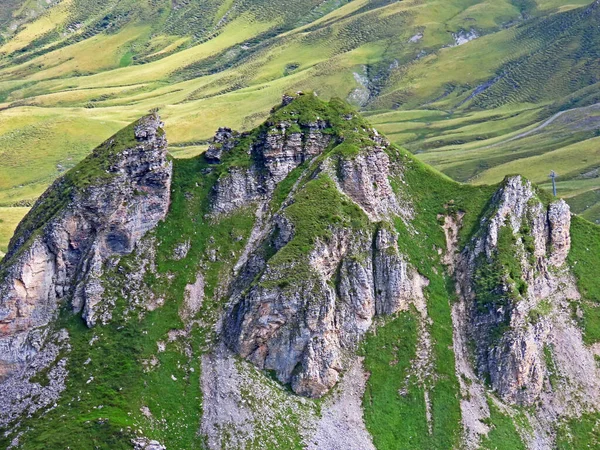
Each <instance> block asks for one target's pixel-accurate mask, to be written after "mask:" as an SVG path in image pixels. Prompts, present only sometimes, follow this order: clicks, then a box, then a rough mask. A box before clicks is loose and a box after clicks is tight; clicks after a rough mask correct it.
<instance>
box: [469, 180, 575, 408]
mask: <svg viewBox="0 0 600 450" xmlns="http://www.w3.org/2000/svg"><path fill="white" fill-rule="evenodd" d="M493 204H494V206H493V211H492V213H491V214H490V215H489V216H488V217H486V218H484V219H483V220H482V224H481V225H482V228H481V231H480V232H479V234H478V235H477V236H476V237H475V238H474V239H473V242H472V243H471V244H470V245H469V246H468V247H467V249H465V251H464V252H463V254H462V256H461V262H460V263H459V268H458V270H459V277H458V278H459V280H460V281H461V283H460V289H461V291H462V294H463V295H464V296H465V298H467V299H468V302H469V306H468V309H469V322H470V323H469V324H467V326H469V330H470V331H469V332H470V337H471V339H472V340H473V341H474V342H475V343H476V347H477V367H478V371H479V373H480V375H481V376H488V377H489V379H490V381H491V384H492V387H493V388H494V389H495V390H496V391H497V392H498V394H499V395H500V396H501V398H503V399H505V400H506V401H508V402H511V403H519V404H525V405H530V404H532V403H533V402H534V401H536V399H537V398H538V397H539V395H540V393H541V392H542V389H543V386H544V381H545V379H546V375H547V371H546V366H545V361H544V354H543V348H544V345H545V344H546V340H547V338H548V336H549V333H550V332H551V329H552V324H551V322H550V321H549V320H547V319H546V318H544V317H538V316H539V314H536V313H535V311H536V310H537V309H536V308H538V306H539V304H540V302H542V301H545V302H549V304H550V305H552V304H554V303H556V302H558V301H559V300H560V299H562V298H565V297H571V298H576V296H577V295H578V294H577V293H576V290H575V289H574V288H573V287H570V286H571V284H572V283H570V282H569V280H567V279H565V276H567V275H566V272H565V270H566V269H565V267H564V263H565V260H566V256H567V254H568V252H569V248H570V237H569V236H570V235H569V227H570V211H569V207H568V205H567V204H566V203H565V202H564V201H562V200H561V201H558V202H555V203H552V204H551V205H550V206H549V207H548V208H545V207H544V206H543V205H542V203H541V201H540V200H538V199H537V198H536V196H535V192H534V190H533V188H532V186H531V183H529V182H528V181H525V180H523V179H522V178H521V177H518V176H517V177H511V178H508V179H507V180H505V182H504V184H503V186H502V188H501V189H500V190H499V192H498V193H497V194H496V196H495V197H494V199H493ZM503 227H508V229H509V232H510V233H511V234H512V235H514V241H515V244H514V247H513V248H511V249H500V250H499V249H498V240H499V235H500V233H501V232H502V231H501V229H502V228H503ZM499 251H500V252H507V251H508V252H510V253H511V254H510V255H508V256H509V257H510V258H514V260H515V261H516V263H517V264H518V267H520V271H521V273H520V274H518V275H515V274H512V275H511V276H512V277H513V278H514V277H515V276H516V277H517V278H520V279H521V280H522V282H521V283H522V285H521V286H517V285H516V283H517V281H515V280H513V279H512V278H510V277H509V274H508V273H506V274H504V273H501V274H498V275H499V276H501V277H502V281H501V283H500V285H499V286H497V287H496V288H495V289H496V293H497V296H498V298H502V299H503V300H498V303H494V304H486V305H482V304H481V302H480V300H479V299H478V294H477V292H476V289H475V283H477V279H476V278H477V277H478V276H479V277H480V276H483V275H477V270H478V269H481V268H482V266H484V265H487V264H492V261H493V260H494V258H498V256H497V255H498V252H499ZM493 267H495V266H493ZM492 270H499V269H492ZM490 289H491V288H490ZM517 290H518V291H517ZM573 291H575V292H573ZM532 314H533V315H535V317H536V320H532V319H531V317H533V316H532Z"/></svg>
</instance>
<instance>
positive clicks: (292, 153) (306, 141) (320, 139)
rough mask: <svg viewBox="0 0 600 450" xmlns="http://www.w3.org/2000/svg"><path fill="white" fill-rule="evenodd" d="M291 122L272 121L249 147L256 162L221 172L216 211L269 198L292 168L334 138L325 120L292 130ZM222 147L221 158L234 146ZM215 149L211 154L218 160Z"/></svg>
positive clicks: (231, 208)
mask: <svg viewBox="0 0 600 450" xmlns="http://www.w3.org/2000/svg"><path fill="white" fill-rule="evenodd" d="M296 125H297V124H296ZM291 126H292V123H288V122H281V123H278V124H271V128H269V129H267V130H265V131H264V132H263V134H262V135H261V136H260V138H259V140H258V142H256V143H255V144H253V145H252V146H251V148H250V149H249V150H248V151H249V153H250V154H251V156H252V161H253V163H252V166H251V167H233V168H230V169H229V172H228V173H227V174H226V175H224V176H221V178H220V179H219V181H218V182H217V184H216V185H215V188H214V189H213V200H212V211H213V214H215V215H223V214H229V213H231V212H233V211H235V210H237V209H239V208H241V207H244V206H248V205H250V204H252V203H256V202H258V201H260V200H265V199H267V198H268V197H269V195H270V194H271V193H272V192H273V191H274V190H275V188H276V187H277V184H278V183H280V182H281V181H283V180H284V179H285V178H286V177H287V175H288V174H289V173H290V172H291V171H292V170H294V169H295V168H296V167H298V166H299V165H300V164H302V163H303V162H305V161H307V160H310V159H312V158H313V157H315V156H317V155H319V154H321V153H322V152H323V150H325V148H326V147H327V146H328V145H329V142H330V141H331V137H330V136H329V135H328V134H325V133H323V130H324V129H325V128H327V126H328V124H327V123H326V122H324V121H321V120H319V121H317V122H315V123H312V124H308V125H307V126H306V127H305V129H304V130H303V132H302V133H298V132H290V131H289V129H290V127H291ZM228 142H231V141H228ZM221 148H222V151H221V153H220V154H219V158H218V160H219V161H220V160H221V158H224V157H225V156H224V155H225V154H226V151H230V150H231V149H232V148H233V146H229V147H228V146H226V145H224V146H222V147H221ZM213 153H214V152H213ZM213 153H211V154H210V155H208V156H207V157H208V158H213V160H216V157H213V156H212V155H213Z"/></svg>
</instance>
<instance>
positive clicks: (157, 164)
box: [0, 115, 172, 377]
mask: <svg viewBox="0 0 600 450" xmlns="http://www.w3.org/2000/svg"><path fill="white" fill-rule="evenodd" d="M129 133H131V131H129ZM133 133H134V134H135V137H133V136H122V135H121V136H117V137H115V138H111V140H109V141H107V143H106V144H104V145H103V146H101V147H99V149H97V150H96V151H95V152H94V154H93V155H91V156H90V157H89V158H88V160H86V161H92V162H93V160H94V158H103V157H105V156H104V154H103V153H102V152H105V151H111V152H113V153H114V152H116V154H112V153H111V156H110V158H111V159H110V161H109V163H108V169H107V174H106V176H103V178H102V180H101V181H100V182H98V183H97V184H93V183H92V184H89V185H88V184H84V185H83V186H76V185H72V184H73V181H72V179H67V178H63V179H60V180H58V181H57V182H56V183H55V184H54V185H53V186H52V187H51V188H50V189H49V190H48V191H47V192H46V194H44V195H43V196H42V197H41V198H40V200H39V201H38V202H37V203H36V205H35V206H34V207H33V209H32V211H31V212H30V213H29V216H28V217H33V218H36V217H38V215H40V216H43V214H45V213H44V211H45V210H47V209H48V208H56V207H57V206H58V205H55V204H54V203H55V202H56V201H57V200H56V199H55V196H56V195H58V198H59V200H60V201H63V202H64V205H62V206H61V207H60V208H59V209H58V210H56V211H55V212H54V213H53V214H52V216H51V217H50V219H49V220H48V221H47V222H45V223H36V221H35V220H30V221H28V220H27V219H25V221H24V222H23V223H22V224H21V225H20V226H19V228H18V229H17V231H16V234H15V236H16V237H15V238H14V239H13V241H12V242H11V245H10V248H9V251H8V253H7V255H6V257H5V258H4V260H3V261H2V264H1V265H0V273H1V274H2V279H1V280H0V350H1V351H0V367H1V370H2V373H0V376H4V377H6V376H7V375H8V374H9V373H10V372H11V371H13V370H16V369H17V367H18V366H20V365H22V364H24V363H25V362H26V361H27V360H29V359H30V358H31V357H32V356H33V355H34V354H35V353H37V352H38V351H39V350H40V349H41V347H42V345H43V339H41V338H40V337H39V336H40V333H38V332H37V331H36V330H40V329H43V327H44V326H45V325H47V324H48V323H50V321H51V320H52V319H53V318H54V317H55V315H56V312H57V307H58V303H59V302H60V301H61V300H62V299H64V298H69V299H70V301H71V306H72V308H73V310H75V311H83V317H84V318H85V320H86V322H87V324H88V325H89V326H93V325H94V324H95V323H96V322H97V320H98V317H97V315H96V307H97V305H98V304H99V303H101V301H102V295H103V291H104V288H103V287H102V283H101V280H100V277H101V275H102V273H103V266H104V264H105V262H106V261H107V260H108V259H109V258H111V257H119V256H122V255H126V254H129V253H130V252H131V251H132V250H133V248H134V247H135V245H136V243H137V242H138V241H139V240H140V239H141V238H142V236H144V234H145V233H146V232H147V231H149V230H150V229H152V228H153V227H154V226H155V225H156V224H157V223H158V222H159V221H160V220H162V219H163V218H164V217H165V215H166V213H167V210H168V207H169V199H170V184H171V172H172V165H171V163H170V162H169V161H168V159H167V141H166V138H165V136H164V132H163V131H162V122H161V121H160V119H159V118H158V116H156V115H151V116H147V117H145V118H143V119H141V120H140V121H139V122H138V123H137V124H136V126H135V128H134V130H133ZM119 139H126V140H127V141H132V145H127V146H126V148H122V149H118V150H113V149H112V147H113V146H114V145H119V144H118V143H116V142H117V141H119ZM86 161H84V163H82V164H85V163H86ZM80 167H83V166H78V167H76V168H75V169H73V170H74V171H77V170H83V169H80ZM76 177H77V172H75V175H74V178H76ZM84 181H86V182H87V181H89V180H84ZM57 192H58V193H59V194H56V193H57Z"/></svg>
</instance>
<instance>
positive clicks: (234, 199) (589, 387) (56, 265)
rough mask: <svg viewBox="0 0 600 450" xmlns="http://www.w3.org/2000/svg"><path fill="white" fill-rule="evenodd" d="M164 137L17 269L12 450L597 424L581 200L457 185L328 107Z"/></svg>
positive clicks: (63, 204) (139, 138) (95, 188)
mask: <svg viewBox="0 0 600 450" xmlns="http://www.w3.org/2000/svg"><path fill="white" fill-rule="evenodd" d="M161 126H162V125H161V122H160V119H159V118H158V117H157V116H156V115H150V116H147V117H145V118H143V119H141V120H140V121H138V122H136V123H135V124H133V125H132V126H130V127H128V128H127V129H125V130H123V131H122V132H121V133H119V134H118V135H116V136H115V137H113V138H111V139H110V140H109V141H107V143H105V144H103V145H102V146H101V147H99V148H98V149H97V150H96V151H95V152H94V153H93V154H92V155H91V156H90V157H89V158H88V159H87V160H85V161H84V162H83V163H82V164H81V165H80V166H78V167H76V168H75V169H73V170H72V171H71V172H69V173H68V174H67V175H66V176H65V177H64V178H63V179H61V180H59V181H57V182H56V183H55V185H54V186H53V187H52V188H51V189H50V190H49V191H48V192H47V193H46V194H45V195H44V196H43V197H42V198H41V199H40V201H39V202H38V204H36V206H35V207H34V208H33V210H32V211H31V213H30V214H29V215H28V216H27V217H26V218H25V219H24V222H23V223H22V224H21V225H20V227H19V229H18V230H17V233H16V235H15V237H14V238H13V241H12V242H11V248H10V250H9V253H8V254H7V256H6V257H5V258H4V260H3V261H2V263H1V264H0V272H1V273H2V280H1V284H0V286H1V287H0V294H1V297H0V311H2V313H3V316H2V317H0V324H1V326H0V350H1V351H0V358H2V380H1V382H0V392H1V393H2V395H3V398H6V399H9V400H8V401H7V402H5V403H4V404H3V406H2V407H1V408H0V419H1V421H0V424H1V425H2V426H3V427H4V428H5V430H6V431H5V434H4V437H5V440H6V442H7V446H12V447H11V448H16V447H22V448H38V447H39V445H40V444H39V443H40V442H46V445H51V447H49V448H53V447H52V445H53V444H52V442H59V440H60V439H64V438H65V436H68V437H70V438H71V439H73V440H74V445H79V447H77V448H85V447H86V445H89V443H90V442H95V443H96V445H98V446H99V447H100V448H105V447H106V448H109V447H110V446H112V447H110V448H133V447H135V448H154V447H156V448H158V447H160V446H162V445H164V446H166V447H167V448H206V447H208V448H222V447H223V446H225V447H230V448H254V447H255V446H257V447H266V448H278V447H279V448H281V447H282V446H286V447H289V448H450V447H455V446H464V447H466V448H480V447H483V448H489V447H490V446H492V445H496V444H494V442H495V441H494V440H495V439H497V438H498V437H497V435H496V433H497V432H500V433H504V434H501V436H504V437H506V436H507V435H508V436H511V438H512V439H514V440H515V441H514V442H518V443H519V445H520V446H521V447H522V448H525V447H526V448H536V449H537V448H554V447H555V446H557V445H563V444H562V443H563V442H572V441H568V440H569V439H573V437H572V435H571V437H569V435H568V434H567V433H566V432H565V431H563V430H565V429H567V428H568V427H569V426H570V425H569V424H570V422H569V421H570V420H571V419H574V420H579V419H580V418H581V417H583V416H585V415H592V416H590V417H593V414H594V412H595V411H596V410H597V408H598V406H599V403H598V401H599V399H598V398H597V392H598V383H599V382H600V373H599V372H598V368H597V366H596V362H595V358H596V356H595V355H596V351H597V350H596V347H594V346H593V345H590V344H589V339H588V334H587V333H588V330H587V329H586V328H585V327H582V325H581V322H580V321H578V319H577V316H574V315H573V310H574V308H575V309H576V308H578V307H580V308H584V309H585V308H586V307H587V306H586V305H589V302H590V301H592V300H593V299H592V298H583V296H582V295H581V293H580V289H579V286H580V284H581V283H580V280H579V279H578V278H577V277H576V274H577V273H578V272H577V271H576V270H575V268H574V266H573V264H574V263H573V261H572V259H571V258H572V254H573V251H572V250H571V246H572V245H575V246H578V245H579V242H580V239H581V238H580V236H579V235H577V234H573V233H571V229H572V227H573V223H575V225H577V226H579V225H578V224H579V222H578V221H579V220H581V219H578V218H572V217H571V214H570V211H569V207H568V205H567V204H566V203H565V202H563V201H562V200H555V199H549V198H547V197H546V195H545V194H544V193H543V192H541V191H539V190H538V189H537V188H536V187H535V186H533V185H532V184H531V183H530V182H528V181H527V180H524V179H523V178H521V177H519V176H513V177H507V179H505V181H504V182H503V183H502V184H501V185H500V186H494V187H489V188H488V187H486V188H472V187H468V186H463V185H459V184H457V183H454V182H451V181H449V180H448V179H446V178H444V177H443V176H441V175H440V174H438V173H437V172H434V171H433V170H431V169H429V168H428V167H426V166H424V165H422V164H421V163H418V162H417V161H416V160H415V159H414V158H413V157H412V155H410V154H409V153H407V152H405V151H404V150H402V149H399V148H397V147H395V146H393V145H391V144H390V143H389V142H388V141H387V140H386V139H385V138H384V137H383V136H381V135H380V134H379V133H378V132H377V131H376V130H374V129H373V128H372V127H370V126H369V124H368V123H367V122H365V121H364V119H362V118H361V117H360V116H359V115H358V114H356V113H355V112H354V111H353V110H352V109H351V108H349V107H348V106H347V105H345V104H344V103H343V102H341V101H339V100H332V101H330V102H329V103H326V102H323V101H321V100H319V99H318V98H316V97H315V96H313V95H312V94H310V93H308V94H302V93H298V94H295V95H291V96H286V97H284V101H283V103H282V104H281V105H280V106H277V107H275V108H274V109H273V111H272V113H271V116H270V118H269V119H268V120H267V121H266V122H265V123H264V124H263V125H262V126H260V127H259V128H257V129H256V130H254V131H252V132H250V133H242V134H240V133H236V132H234V131H232V130H230V129H227V128H221V129H220V130H219V131H218V132H217V135H216V136H215V138H214V140H213V142H212V144H211V146H210V147H209V150H208V151H207V153H206V154H205V155H202V156H200V157H197V158H194V159H190V160H184V161H181V162H177V163H176V164H175V168H174V169H173V167H172V162H170V160H169V159H168V157H167V154H166V138H165V136H164V132H163V131H162V128H161ZM576 229H577V228H576ZM595 232H596V231H593V233H595ZM594 236H596V235H594ZM584 264H585V262H584ZM81 324H84V325H85V327H83V328H82V327H80V325H81ZM389 352H391V353H389ZM388 353H389V354H390V355H392V356H390V359H389V360H385V359H383V358H385V356H384V355H387V354H388ZM271 378H274V379H275V380H276V381H274V380H273V379H271ZM388 385H389V386H390V387H388ZM284 386H289V390H286V388H285V387H284ZM393 386H395V387H393ZM316 398H319V400H314V399H316ZM104 411H106V412H104ZM343 411H347V412H346V413H343ZM75 414H78V415H79V416H80V417H84V418H86V420H87V421H84V423H82V422H81V421H80V420H77V419H75V416H74V415H75ZM72 415H73V416H72ZM71 416H72V419H68V417H71ZM124 416H126V417H124ZM65 417H67V419H66V420H65V419H64V418H65ZM398 418H400V420H401V422H399V423H397V424H396V423H395V422H394V421H395V420H398ZM58 422H60V423H63V422H65V423H66V424H65V425H61V426H59V427H57V426H56V424H57V423H58ZM53 423H54V424H55V425H54V426H52V424H53ZM568 429H569V430H571V428H568ZM81 430H85V432H84V433H81V432H80V431H81ZM342 430H347V431H346V432H344V431H342ZM348 430H353V431H352V432H350V431H348ZM332 436H336V438H335V439H332ZM577 437H578V436H575V438H577ZM48 439H49V440H48ZM411 439H412V440H413V443H410V440H411ZM414 445H417V447H413V446H414Z"/></svg>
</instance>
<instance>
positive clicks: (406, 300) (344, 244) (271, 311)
mask: <svg viewBox="0 0 600 450" xmlns="http://www.w3.org/2000/svg"><path fill="white" fill-rule="evenodd" d="M288 231H289V230H288ZM279 236H281V235H279ZM289 239H291V237H289ZM397 239H398V236H397V234H396V232H395V231H394V230H393V229H392V227H391V226H390V225H382V226H381V227H380V228H379V229H378V230H377V231H376V233H375V236H373V235H372V234H371V233H370V232H368V231H360V232H354V233H352V232H349V231H348V230H344V229H335V228H332V230H331V237H330V238H328V239H326V240H319V241H318V242H316V243H315V245H314V248H313V250H312V251H311V252H310V254H309V255H308V257H307V264H306V266H302V264H303V263H302V262H298V264H297V265H296V264H295V263H292V265H291V266H290V267H285V266H282V265H269V264H268V263H267V265H266V267H265V268H264V271H263V272H262V275H260V277H259V279H258V282H256V283H255V284H254V285H252V287H250V289H248V290H247V291H245V292H243V293H241V294H240V295H239V297H238V298H237V299H235V300H234V305H233V307H232V309H231V311H230V313H229V314H228V316H227V317H226V319H225V325H224V327H225V330H224V331H225V339H226V342H227V343H228V345H229V346H230V347H231V348H232V349H233V350H234V351H236V352H237V353H239V354H240V355H241V356H242V357H244V358H246V359H248V360H249V361H251V362H252V363H254V364H255V365H256V366H257V367H259V368H261V369H266V370H273V371H274V372H275V373H276V375H277V377H278V379H279V380H280V381H281V382H282V383H290V384H291V386H292V389H293V390H294V392H296V393H297V394H300V395H303V396H308V397H320V396H322V395H324V394H325V393H326V392H328V391H329V389H331V388H332V387H333V386H334V385H335V384H336V383H337V381H338V379H339V374H340V372H341V371H342V370H343V368H344V364H345V363H344V361H345V360H346V358H345V356H346V355H347V352H348V351H352V350H354V349H356V345H357V343H358V341H359V340H360V338H361V337H362V336H363V335H364V334H365V333H366V331H367V330H368V329H369V327H370V326H371V324H372V321H373V317H374V316H375V315H376V314H392V313H395V312H397V311H399V310H401V309H406V308H407V307H408V305H409V304H410V302H411V300H412V299H415V298H422V292H416V290H420V289H421V286H420V285H419V284H418V283H415V282H414V280H412V278H413V277H415V276H418V274H416V272H414V271H411V272H409V271H408V270H407V269H408V264H407V263H406V262H405V261H404V258H402V256H401V255H400V254H399V253H398V248H397ZM280 245H281V243H280ZM284 245H285V244H284ZM256 259H257V258H252V257H251V258H250V259H249V261H255V260H256ZM294 266H295V267H294ZM298 270H302V271H303V272H302V275H300V276H296V277H294V273H295V272H296V271H298ZM304 271H306V274H305V273H304ZM259 273H260V272H259ZM281 280H287V281H286V282H282V281H281Z"/></svg>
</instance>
